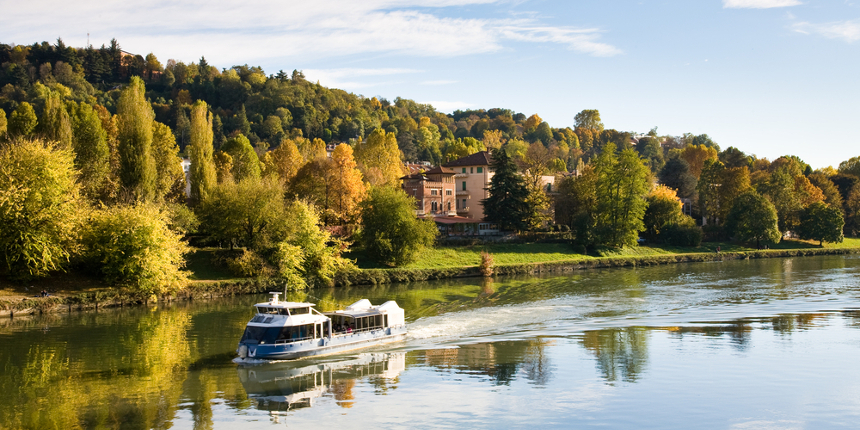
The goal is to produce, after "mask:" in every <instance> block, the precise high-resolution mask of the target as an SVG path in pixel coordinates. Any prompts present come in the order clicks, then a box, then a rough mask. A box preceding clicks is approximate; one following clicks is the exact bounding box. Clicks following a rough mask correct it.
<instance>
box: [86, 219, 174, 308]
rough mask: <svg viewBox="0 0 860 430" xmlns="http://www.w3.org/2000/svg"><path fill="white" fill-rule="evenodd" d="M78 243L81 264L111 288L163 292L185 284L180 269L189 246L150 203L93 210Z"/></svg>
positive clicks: (171, 290)
mask: <svg viewBox="0 0 860 430" xmlns="http://www.w3.org/2000/svg"><path fill="white" fill-rule="evenodd" d="M83 243H84V249H85V256H86V260H87V261H88V262H89V263H90V264H91V265H93V266H94V267H96V268H97V270H98V271H99V272H100V273H101V274H102V276H104V278H105V280H106V281H107V282H109V283H111V284H114V285H121V286H126V287H129V288H131V289H132V290H133V291H136V292H139V293H143V294H164V293H169V292H175V291H178V290H180V289H182V288H183V287H185V285H186V284H187V283H188V273H187V272H185V271H183V270H182V268H183V267H184V266H185V254H187V253H188V252H189V251H190V248H189V247H188V245H186V244H185V243H184V242H182V240H181V235H180V234H178V233H175V232H173V231H171V230H170V229H169V228H168V223H167V214H166V213H165V212H163V211H161V210H160V209H159V208H158V207H156V206H154V205H152V204H141V205H136V206H114V207H111V208H107V209H102V210H98V211H96V212H95V213H94V214H93V215H92V216H91V217H90V220H89V222H88V223H87V229H86V231H85V233H84V240H83Z"/></svg>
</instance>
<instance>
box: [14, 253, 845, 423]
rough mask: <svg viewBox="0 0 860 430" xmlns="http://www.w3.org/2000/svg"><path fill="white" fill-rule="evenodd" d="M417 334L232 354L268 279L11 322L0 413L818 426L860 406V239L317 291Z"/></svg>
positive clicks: (148, 418)
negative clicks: (806, 248) (264, 357)
mask: <svg viewBox="0 0 860 430" xmlns="http://www.w3.org/2000/svg"><path fill="white" fill-rule="evenodd" d="M360 298H369V299H370V300H371V301H372V302H373V303H374V304H378V303H381V302H383V301H385V300H391V299H393V300H396V301H397V302H398V303H399V304H400V305H401V306H402V307H403V308H404V309H405V310H406V315H407V322H408V324H409V336H408V338H407V340H406V341H404V342H400V343H395V344H389V345H384V346H380V347H375V348H369V349H366V350H361V351H359V352H353V353H349V354H342V355H338V356H332V357H325V358H317V359H312V360H302V361H297V362H283V363H274V364H266V365H258V366H244V367H239V366H237V365H236V364H234V363H233V362H232V359H233V357H234V350H235V348H236V343H237V341H238V339H239V337H240V336H241V334H242V330H243V327H244V325H245V323H246V322H247V321H248V320H249V319H250V317H251V316H252V314H253V309H252V307H251V305H252V304H253V303H255V302H259V301H264V300H265V299H266V298H265V296H243V297H235V298H227V299H218V300H209V301H199V302H183V303H174V304H170V305H159V306H158V307H152V308H144V307H135V308H123V309H110V310H101V311H98V312H73V313H71V314H56V315H46V316H40V317H32V318H15V319H9V320H2V321H0V369H2V374H0V428H3V429H6V428H10V429H11V428H38V429H48V428H61V429H69V428H129V429H145V428H174V429H192V428H193V429H210V428H218V429H220V428H225V429H254V428H266V429H268V428H330V427H341V428H359V427H368V426H371V425H374V426H377V427H378V428H420V427H444V428H498V427H513V428H524V427H538V426H539V427H557V428H561V427H563V428H571V427H573V428H591V427H594V428H619V429H629V428H659V429H689V428H709V429H827V428H857V427H858V422H860V365H858V361H860V359H858V358H860V256H822V257H805V258H788V259H764V260H746V261H744V260H740V261H726V262H713V263H698V264H681V265H670V266H658V267H646V268H624V269H606V270H590V271H582V272H578V273H574V274H567V275H563V276H546V277H521V278H519V277H518V278H501V279H496V280H494V281H486V280H482V279H466V280H450V281H438V282H428V283H419V284H410V285H393V286H380V287H373V288H347V289H337V290H323V291H320V290H317V291H313V292H311V293H310V295H307V294H300V293H294V294H290V296H289V297H288V299H290V300H302V301H310V302H314V303H318V307H320V308H322V309H324V310H330V309H334V308H337V307H343V306H345V305H348V304H350V303H352V302H353V301H356V300H358V299H360Z"/></svg>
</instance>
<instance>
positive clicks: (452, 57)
mask: <svg viewBox="0 0 860 430" xmlns="http://www.w3.org/2000/svg"><path fill="white" fill-rule="evenodd" d="M0 11H2V13H0V43H7V44H9V43H16V44H32V43H34V42H41V41H43V40H48V41H50V42H54V41H56V39H57V38H58V37H62V38H63V40H64V41H65V42H66V44H67V45H70V46H75V47H82V46H86V44H87V40H89V42H90V43H92V44H93V45H94V46H96V47H98V46H100V45H102V44H108V43H109V41H110V39H111V38H116V39H117V40H118V41H119V43H120V45H121V46H122V48H123V49H124V50H126V51H129V52H132V53H135V54H141V55H146V54H147V53H150V52H152V53H154V54H155V55H156V56H157V57H158V58H159V60H161V62H162V63H166V61H167V60H168V59H171V58H172V59H175V60H177V61H185V62H186V63H188V62H192V61H198V60H199V59H200V57H201V56H205V57H206V60H207V61H208V62H209V64H212V65H215V66H217V67H219V68H227V67H230V66H233V65H238V64H249V65H252V66H255V65H257V66H261V67H262V68H263V69H264V70H265V71H266V73H268V74H274V73H277V72H278V71H279V70H284V71H286V72H291V71H292V70H302V71H304V73H305V75H306V77H307V78H308V79H310V80H314V81H319V82H320V83H321V84H322V85H325V86H328V87H336V88H342V89H344V90H347V91H350V92H354V93H357V94H362V95H365V96H367V97H373V96H376V97H385V98H387V99H389V100H393V99H394V98H396V97H402V98H407V99H413V100H415V101H417V102H420V103H430V104H432V105H433V106H434V107H436V109H437V110H439V111H441V112H447V113H450V112H453V111H454V110H456V109H490V108H494V107H501V108H506V109H511V110H513V111H515V112H522V113H524V114H526V115H531V114H534V113H536V114H538V115H539V116H540V117H541V118H543V119H544V120H545V121H547V122H548V123H549V124H550V125H551V126H552V127H567V126H573V117H574V116H575V115H576V113H577V112H579V111H581V110H583V109H598V110H599V111H600V114H601V117H602V119H603V122H604V124H605V125H606V127H607V128H614V129H617V130H621V131H631V132H637V133H646V132H648V131H649V130H650V129H652V128H653V127H658V129H657V131H658V133H659V134H661V135H681V134H683V133H694V134H703V133H706V134H708V135H710V136H711V138H712V139H713V140H714V141H716V142H717V143H718V144H719V145H720V146H721V148H723V149H725V148H727V147H729V146H734V147H737V148H739V149H741V150H743V151H744V152H747V153H750V154H755V155H757V156H758V157H767V158H769V159H774V158H777V157H779V156H782V155H787V154H791V155H797V156H799V157H800V158H802V159H803V160H805V161H806V162H807V163H809V164H811V165H812V166H813V167H814V168H820V167H826V166H829V165H832V166H834V167H836V166H838V164H839V163H840V162H841V161H844V160H847V159H848V158H851V157H855V156H858V155H860V145H858V134H857V131H856V130H855V129H854V128H853V127H854V126H855V124H856V123H857V120H858V116H860V99H858V98H860V80H858V71H860V0H820V1H814V0H654V1H650V0H638V1H636V0H630V1H628V0H604V1H598V0H594V1H591V0H567V1H556V0H315V1H313V2H309V1H294V0H282V1H259V0H246V1H243V2H235V1H223V0H208V1H205V2H204V1H199V0H198V1H178V0H171V1H165V0H153V1H149V2H129V1H119V0H102V1H75V2H69V1H54V0H30V1H27V2H22V1H20V0H0ZM88 35H89V36H88ZM88 37H89V39H88Z"/></svg>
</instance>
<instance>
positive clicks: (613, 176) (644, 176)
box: [594, 145, 648, 246]
mask: <svg viewBox="0 0 860 430" xmlns="http://www.w3.org/2000/svg"><path fill="white" fill-rule="evenodd" d="M594 170H595V173H596V174H597V184H596V185H597V189H596V192H597V224H596V226H595V228H596V232H595V233H596V239H597V242H598V243H601V244H604V245H609V246H624V245H630V246H633V245H636V243H637V239H638V238H639V232H640V231H642V230H644V229H645V226H644V225H643V223H642V218H643V216H644V215H645V209H646V208H647V202H646V200H645V198H644V197H645V194H646V193H647V192H648V169H647V168H646V167H645V165H644V164H643V163H642V160H641V159H640V158H639V155H638V154H637V153H636V152H635V151H633V149H631V148H627V149H625V150H624V151H622V152H621V155H620V156H618V157H616V155H615V150H614V149H613V147H612V145H607V146H606V147H605V148H604V149H603V152H602V153H601V154H600V156H598V157H597V159H596V160H595V163H594Z"/></svg>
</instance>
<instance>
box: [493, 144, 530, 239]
mask: <svg viewBox="0 0 860 430" xmlns="http://www.w3.org/2000/svg"><path fill="white" fill-rule="evenodd" d="M490 167H492V169H493V170H494V171H495V174H494V175H493V178H492V179H490V197H487V198H486V199H484V200H481V204H483V205H484V220H486V221H487V222H493V223H497V224H498V225H499V228H500V229H501V230H520V231H521V230H525V229H526V228H528V225H527V223H526V220H527V219H528V217H529V207H528V204H527V203H526V199H527V198H528V196H529V191H528V188H527V187H526V183H525V180H524V179H523V177H522V176H521V175H520V174H519V173H518V172H517V165H516V164H514V160H512V159H511V158H510V157H509V156H508V155H507V154H506V153H505V151H495V152H494V153H493V162H492V164H491V166H490Z"/></svg>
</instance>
